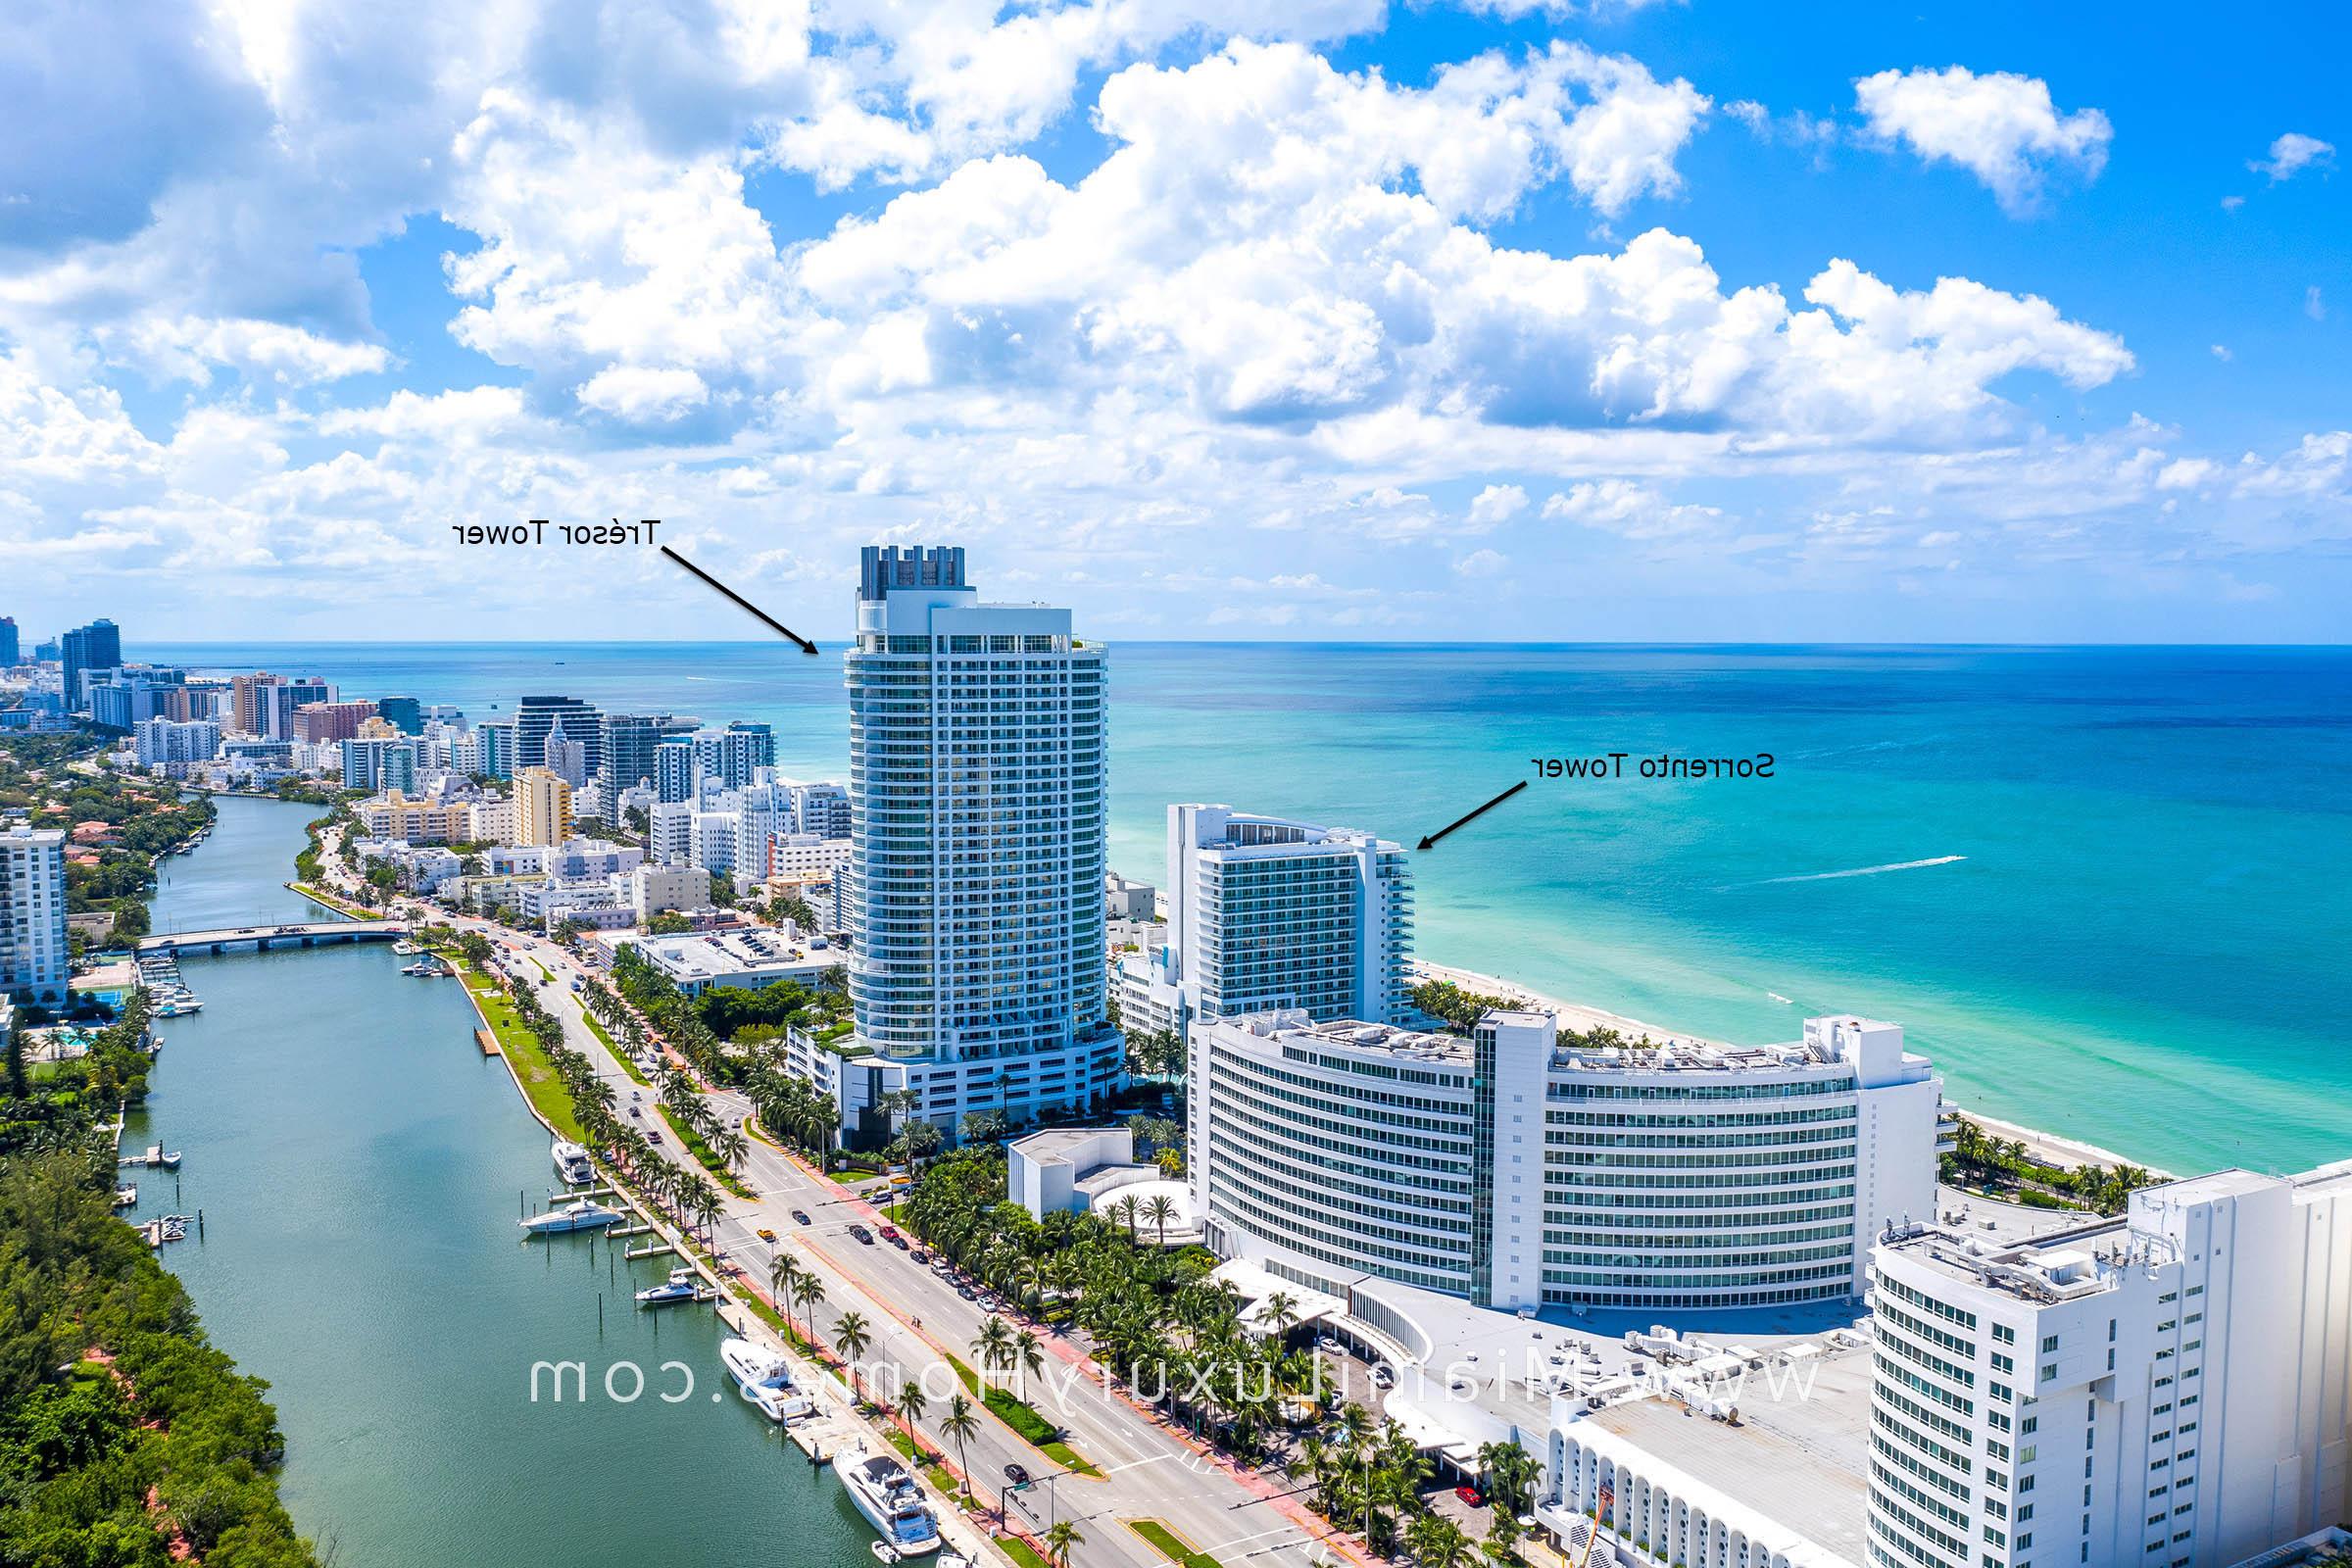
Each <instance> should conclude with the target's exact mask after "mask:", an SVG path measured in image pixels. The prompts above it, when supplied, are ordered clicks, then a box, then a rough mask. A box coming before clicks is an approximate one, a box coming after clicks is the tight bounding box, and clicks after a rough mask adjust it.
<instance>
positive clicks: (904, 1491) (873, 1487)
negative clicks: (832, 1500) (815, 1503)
mask: <svg viewBox="0 0 2352 1568" xmlns="http://www.w3.org/2000/svg"><path fill="white" fill-rule="evenodd" d="M833 1473H834V1474H835V1475H837V1476H839V1477H841V1484H842V1485H843V1486H845V1487H847V1488H849V1491H850V1501H852V1502H854V1503H856V1504H857V1505H858V1512H859V1513H861V1514H863V1515H865V1519H866V1523H868V1524H870V1525H872V1526H873V1527H874V1528H875V1529H876V1530H879V1531H881V1532H882V1543H883V1544H884V1545H886V1546H888V1547H890V1549H891V1550H892V1551H895V1552H897V1553H898V1554H899V1555H900V1556H902V1557H914V1556H919V1555H921V1554H922V1553H924V1552H927V1551H937V1550H938V1549H939V1521H938V1520H936V1519H934V1518H932V1517H931V1510H930V1509H929V1508H928V1507H926V1506H924V1504H923V1489H922V1488H920V1487H918V1486H916V1485H915V1484H914V1477H912V1476H910V1475H908V1474H907V1467H906V1466H905V1465H903V1464H901V1463H900V1462H899V1456H898V1455H897V1454H895V1453H869V1454H863V1455H860V1456H859V1457H858V1458H856V1459H853V1460H851V1461H850V1462H848V1463H847V1464H845V1463H843V1462H842V1461H841V1460H839V1459H836V1460H834V1461H833Z"/></svg>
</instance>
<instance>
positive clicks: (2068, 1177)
mask: <svg viewBox="0 0 2352 1568" xmlns="http://www.w3.org/2000/svg"><path fill="white" fill-rule="evenodd" d="M1958 1120H1959V1126H1958V1128H1957V1132H1956V1137H1955V1139H1954V1147H1953V1149H1952V1152H1950V1153H1948V1154H1946V1155H1944V1156H1943V1160H1944V1171H1943V1174H1944V1176H1945V1177H1946V1179H1950V1180H1955V1181H1960V1180H1969V1179H1973V1180H1975V1181H1977V1182H1979V1183H1989V1184H1994V1185H1999V1186H2015V1187H2018V1188H2021V1189H2022V1188H2038V1189H2041V1190H2043V1191H2046V1192H2050V1193H2054V1194H2058V1195H2060V1196H2063V1197H2066V1198H2071V1199H2073V1200H2074V1201H2076V1202H2078V1203H2081V1204H2082V1206H2083V1207H2085V1208H2088V1209H2091V1210H2093V1211H2095V1212H2097V1213H2101V1214H2120V1213H2122V1212H2123V1211H2124V1208H2125V1206H2126V1205H2127V1204H2128V1203H2129V1202H2130V1201H2131V1195H2132V1193H2134V1192H2136V1191H2137V1190H2138V1189H2140V1188H2142V1187H2145V1186H2148V1185H2149V1184H2150V1183H2151V1182H2153V1181H2154V1180H2155V1179H2156V1178H2155V1177H2154V1176H2153V1175H2152V1174H2151V1173H2150V1172H2148V1171H2147V1170H2146V1169H2144V1168H2142V1167H2141V1166H2138V1165H2116V1166H2112V1167H2110V1166H2106V1165H2092V1164H2082V1165H2077V1166H2075V1167H2074V1168H2073V1169H2071V1170H2070V1169H2067V1168H2066V1167H2064V1166H2060V1165H2052V1164H2048V1163H2046V1162H2044V1161H2042V1160H2037V1159H2035V1158H2034V1156H2033V1153H2032V1152H2030V1151H2029V1150H2028V1149H2027V1147H2026V1144H2025V1141H2024V1140H2023V1139H2019V1138H1993V1137H1989V1136H1987V1135H1986V1134H1985V1129H1984V1128H1983V1127H1981V1126H1979V1125H1978V1124H1977V1123H1976V1122H1974V1121H1971V1120H1970V1119H1969V1118H1968V1117H1966V1116H1962V1117H1960V1118H1959V1119H1958Z"/></svg>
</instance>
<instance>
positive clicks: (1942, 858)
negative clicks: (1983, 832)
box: [1754, 855, 1968, 888]
mask: <svg viewBox="0 0 2352 1568" xmlns="http://www.w3.org/2000/svg"><path fill="white" fill-rule="evenodd" d="M1967 858H1968V857H1967V856H1965V855H1938V856H1936V858H1934V859H1931V860H1895V861H1893V862H1891V863H1889V864H1887V865H1857V866H1855V867H1854V868H1853V869H1852V870H1850V871H1808V872H1806V873H1805V874H1804V875H1802V876H1768V877H1766V878H1765V879H1764V880H1763V881H1761V882H1758V883H1755V884H1754V886H1756V887H1760V888H1768V887H1773V886H1775V885H1777V884H1779V883H1782V882H1835V881H1837V880H1838V878H1839V877H1844V876H1877V875H1878V874H1879V873H1880V872H1882V871H1916V870H1918V869H1920V868H1921V867H1922V866H1929V865H1950V864H1951V863H1952V862H1953V861H1955V860H1965V859H1967Z"/></svg>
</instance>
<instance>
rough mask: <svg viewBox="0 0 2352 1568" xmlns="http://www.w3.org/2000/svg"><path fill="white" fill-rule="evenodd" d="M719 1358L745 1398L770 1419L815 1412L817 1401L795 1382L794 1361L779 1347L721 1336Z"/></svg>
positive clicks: (786, 1419)
mask: <svg viewBox="0 0 2352 1568" xmlns="http://www.w3.org/2000/svg"><path fill="white" fill-rule="evenodd" d="M718 1358H719V1359H720V1360H721V1361H724V1362H725V1363H726V1365H727V1371H728V1373H729V1374H730V1375H731V1376H732V1377H733V1378H734V1379H735V1387H736V1388H737V1389H738V1390H740V1391H741V1392H742V1394H743V1397H744V1398H745V1399H746V1400H747V1401H749V1402H750V1403H752V1404H756V1405H758V1406H759V1407H760V1414H761V1415H764V1416H766V1417H767V1418H768V1419H769V1420H770V1421H797V1420H799V1419H800V1418H801V1417H802V1416H805V1415H813V1414H815V1412H816V1401H815V1400H813V1399H811V1398H809V1396H807V1395H806V1394H803V1393H801V1392H800V1391H799V1390H797V1389H795V1388H794V1387H793V1386H792V1363H791V1362H790V1361H788V1360H786V1359H785V1358H784V1356H783V1354H782V1353H781V1352H780V1351H776V1350H769V1349H763V1348H760V1346H757V1345H754V1344H753V1343H752V1342H751V1341H749V1340H744V1339H728V1340H721V1341H720V1342H719V1345H718Z"/></svg>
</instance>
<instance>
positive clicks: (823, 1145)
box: [580, 947, 841, 1168]
mask: <svg viewBox="0 0 2352 1568" xmlns="http://www.w3.org/2000/svg"><path fill="white" fill-rule="evenodd" d="M613 978H614V980H615V981H616V982H617V983H618V984H619V985H620V987H621V993H620V994H615V993H614V991H613V989H612V988H611V987H609V986H607V985H605V984H604V983H603V982H602V981H600V980H595V979H591V980H589V981H587V982H586V983H585V984H584V985H583V986H582V987H581V990H580V1000H581V1004H582V1005H584V1006H585V1007H586V1008H587V1009H588V1013H589V1016H591V1017H593V1018H595V1019H596V1020H597V1022H599V1023H601V1024H602V1025H604V1027H605V1031H606V1033H607V1034H608V1035H610V1036H611V1037H612V1039H613V1044H614V1045H615V1046H616V1047H618V1048H619V1049H620V1050H621V1051H622V1052H623V1053H624V1054H626V1055H627V1056H628V1057H629V1059H630V1060H632V1061H634V1062H636V1063H637V1064H638V1066H639V1067H640V1068H643V1069H646V1070H649V1071H656V1072H659V1071H661V1070H662V1068H661V1067H659V1066H658V1065H657V1064H658V1063H659V1062H660V1061H661V1049H660V1048H661V1046H662V1044H664V1043H666V1044H667V1045H669V1046H670V1047H671V1048H672V1049H674V1050H675V1051H676V1052H677V1054H679V1056H681V1057H682V1058H684V1059H685V1061H686V1062H687V1064H688V1065H689V1066H691V1067H692V1068H693V1069H694V1072H695V1074H696V1075H697V1076H699V1077H700V1078H701V1079H702V1080H703V1081H704V1082H708V1083H726V1084H732V1085H735V1086H737V1087H739V1088H741V1089H742V1090H743V1092H744V1094H745V1096H746V1097H747V1098H748V1099H749V1100H750V1101H751V1103H752V1108H753V1110H754V1111H755V1112H756V1113H757V1114H758V1115H759V1117H760V1126H761V1127H764V1128H765V1129H767V1131H768V1133H769V1134H770V1135H772V1136H774V1137H776V1138H780V1139H782V1140H784V1141H785V1142H786V1143H789V1144H791V1145H793V1146H794V1147H795V1148H797V1149H799V1150H801V1151H802V1152H804V1153H807V1154H809V1156H810V1157H811V1158H815V1159H819V1160H821V1159H823V1158H824V1157H825V1156H826V1155H827V1154H829V1153H830V1152H832V1150H833V1146H834V1144H835V1142H836V1141H837V1139H838V1136H839V1129H840V1126H841V1111H840V1107H839V1106H837V1105H836V1104H835V1103H834V1101H833V1097H832V1096H831V1095H828V1094H825V1093H823V1092H821V1091H819V1090H817V1089H815V1088H813V1087H811V1086H810V1085H809V1083H807V1082H806V1081H805V1080H803V1079H801V1078H799V1077H796V1076H795V1075H794V1074H793V1073H792V1072H790V1071H789V1070H788V1069H787V1068H786V1066H785V1058H784V1054H783V1051H782V1050H781V1049H780V1048H778V1047H775V1046H761V1047H758V1048H755V1049H753V1050H751V1051H748V1052H746V1051H741V1050H736V1051H730V1050H729V1049H728V1048H727V1047H726V1046H725V1044H723V1043H722V1042H721V1041H720V1040H719V1039H718V1037H717V1036H716V1035H714V1034H712V1033H711V1030H710V1029H709V1028H708V1027H707V1026H706V1025H705V1024H704V1023H703V1021H702V1019H701V1017H700V1016H698V1015H697V1014H696V1012H695V1010H694V1006H693V1005H692V1004H691V1003H690V1002H688V1001H687V999H686V997H685V996H684V994H683V993H681V992H680V991H679V990H678V989H677V987H676V986H674V985H673V984H671V983H670V980H669V978H668V976H666V975H664V974H662V973H661V972H660V971H659V970H657V969H655V968H654V967H653V965H651V964H650V963H647V962H646V961H645V959H644V958H643V957H642V956H639V955H638V953H637V950H636V949H634V948H628V947H624V948H622V949H621V950H620V952H619V954H618V955H617V956H615V957H614V959H613ZM648 1020H650V1021H651V1022H652V1024H653V1026H654V1028H655V1029H657V1030H659V1031H660V1033H659V1034H658V1035H657V1034H654V1033H651V1032H649V1031H648V1029H647V1022H648ZM670 1070H671V1071H673V1072H674V1071H675V1069H674V1068H673V1069H670ZM678 1076H679V1077H680V1078H684V1076H685V1075H683V1074H679V1075H678ZM696 1087H697V1086H696V1085H695V1084H694V1083H693V1081H692V1080H691V1079H687V1080H686V1082H685V1087H684V1089H683V1091H682V1093H683V1094H685V1095H687V1096H689V1097H693V1100H694V1103H695V1104H697V1105H698V1106H699V1104H700V1100H699V1096H695V1095H694V1091H695V1089H696ZM662 1103H663V1104H664V1105H667V1106H668V1107H669V1108H670V1110H671V1111H672V1112H673V1113H674V1114H676V1115H677V1116H679V1117H680V1119H682V1120H684V1121H686V1122H688V1123H689V1124H690V1125H692V1126H694V1128H695V1129H696V1131H697V1132H698V1133H704V1136H705V1141H706V1142H709V1143H710V1144H711V1150H712V1152H716V1153H718V1154H719V1155H720V1157H722V1158H724V1159H725V1160H726V1161H727V1164H728V1166H729V1167H730V1168H733V1167H734V1166H735V1165H736V1164H738V1163H739V1160H740V1155H739V1154H730V1153H729V1152H728V1151H727V1149H726V1148H722V1147H721V1146H720V1140H716V1139H712V1138H711V1137H710V1135H709V1134H708V1133H707V1132H705V1131H704V1129H705V1122H704V1121H703V1120H702V1119H700V1117H701V1116H703V1115H704V1114H705V1113H704V1112H701V1111H700V1110H695V1111H689V1110H688V1109H687V1108H686V1105H685V1104H684V1103H682V1102H680V1101H678V1100H673V1098H672V1096H671V1093H670V1084H669V1082H668V1080H667V1079H663V1080H662ZM725 1142H726V1143H727V1144H728V1145H729V1147H733V1146H734V1145H735V1143H736V1140H734V1139H728V1140H725Z"/></svg>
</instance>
